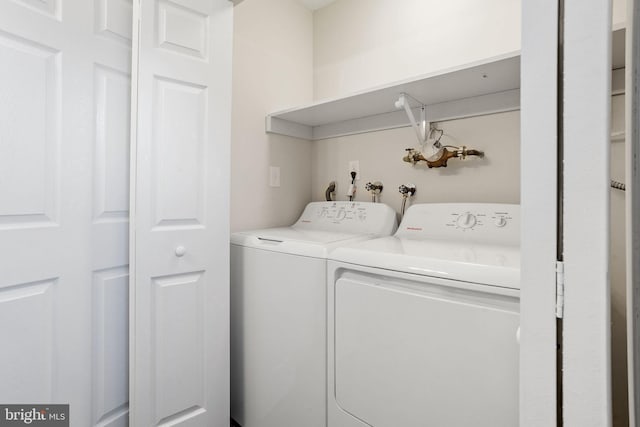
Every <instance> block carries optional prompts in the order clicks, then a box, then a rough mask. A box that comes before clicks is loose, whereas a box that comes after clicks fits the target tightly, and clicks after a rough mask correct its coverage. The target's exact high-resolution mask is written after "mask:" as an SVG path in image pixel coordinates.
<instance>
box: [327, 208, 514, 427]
mask: <svg viewBox="0 0 640 427" xmlns="http://www.w3.org/2000/svg"><path fill="white" fill-rule="evenodd" d="M414 208H415V209H414ZM474 208H475V209H479V207H478V206H465V207H464V208H463V207H461V206H459V205H446V206H445V205H438V206H427V207H425V206H420V205H416V206H414V207H412V208H411V209H410V210H409V211H408V212H407V216H405V219H404V220H403V222H402V223H401V224H400V227H399V231H398V233H396V235H395V236H392V237H386V238H380V239H375V240H369V241H367V242H363V243H358V244H355V245H352V246H349V247H342V248H339V249H337V250H336V251H334V252H332V254H331V255H330V260H329V262H328V282H327V283H328V290H327V292H328V294H327V300H328V316H327V321H328V393H327V396H328V425H329V426H330V427H334V426H335V427H338V426H339V427H363V426H374V427H396V426H446V427H458V426H459V427H468V426H474V427H513V426H517V425H518V395H519V394H518V387H519V382H518V359H519V346H518V341H517V334H518V327H519V289H518V288H519V283H518V268H517V267H518V264H519V253H518V251H517V249H516V247H514V243H517V234H518V231H519V230H518V229H519V224H518V221H517V219H518V218H517V216H518V215H517V214H518V212H517V211H518V209H517V207H514V206H501V207H500V209H499V208H498V206H487V205H483V208H485V210H486V211H487V213H486V214H482V215H478V216H477V218H476V223H475V224H474V226H473V227H467V225H468V218H467V215H468V214H469V210H472V209H474ZM412 209H413V210H414V211H413V212H411V210H412ZM481 210H482V209H481ZM492 211H493V212H494V213H495V212H499V213H500V215H504V216H505V217H506V220H505V221H506V224H505V223H504V221H502V220H500V221H496V220H495V218H491V216H492V214H490V212H492ZM458 218H462V219H460V221H462V222H463V224H461V226H457V225H456V223H457V222H458ZM478 218H481V219H482V218H484V219H482V220H481V221H479V220H478ZM440 227H441V228H440ZM445 227H446V228H445ZM476 227H477V228H476ZM505 227H507V228H505ZM438 228H440V229H439V230H438ZM407 234H409V235H407ZM474 277H478V281H474V280H472V279H473V278H474ZM492 278H494V279H495V282H496V283H495V284H492V282H493V280H492Z"/></svg>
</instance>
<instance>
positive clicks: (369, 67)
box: [312, 0, 520, 211]
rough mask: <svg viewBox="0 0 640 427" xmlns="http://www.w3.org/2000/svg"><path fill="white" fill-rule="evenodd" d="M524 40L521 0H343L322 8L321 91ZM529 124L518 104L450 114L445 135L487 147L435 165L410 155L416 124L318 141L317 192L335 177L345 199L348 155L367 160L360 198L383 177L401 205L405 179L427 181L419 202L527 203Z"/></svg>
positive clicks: (394, 76) (317, 50)
mask: <svg viewBox="0 0 640 427" xmlns="http://www.w3.org/2000/svg"><path fill="white" fill-rule="evenodd" d="M519 48H520V1H517V0H487V1H482V2H477V1H475V0H456V1H448V2H443V1H439V0H403V1H401V2H398V1H397V0H339V1H337V2H336V3H333V4H331V5H330V6H328V7H325V8H323V9H320V10H318V11H316V12H315V14H314V72H315V78H314V85H315V89H314V96H315V98H316V99H323V98H329V97H338V96H342V95H345V94H348V93H351V92H354V91H358V90H362V89H366V88H369V87H373V86H378V85H382V84H386V83H390V82H392V81H397V80H401V79H406V78H410V77H413V76H418V75H422V74H426V73H429V72H432V71H436V70H439V69H443V68H447V67H453V66H457V65H461V64H465V63H469V62H473V61H478V60H482V59H486V58H488V57H492V56H497V55H501V54H504V53H507V52H512V51H514V50H518V49H519ZM390 108H393V106H390ZM519 126H520V121H519V113H518V112H513V113H504V114H496V115H491V116H483V117H475V118H471V119H464V120H456V121H451V122H446V123H441V124H440V127H441V128H442V129H443V130H444V131H445V134H446V135H445V137H444V138H443V140H442V142H443V143H446V144H452V145H467V146H469V147H470V148H478V149H481V150H484V151H485V152H486V154H487V156H486V158H485V159H482V160H480V159H474V158H472V159H469V160H467V161H464V162H460V161H456V160H451V161H450V163H449V167H447V168H441V169H432V170H428V169H427V168H426V167H425V166H424V165H420V166H415V167H413V166H411V165H409V164H407V163H405V162H403V161H402V157H403V155H404V149H405V148H407V147H417V146H418V141H417V139H416V137H415V134H414V133H413V130H412V129H410V128H404V129H395V130H389V131H383V132H373V133H367V134H362V135H355V136H349V137H343V138H335V139H329V140H324V141H316V142H315V143H314V145H313V178H312V185H313V199H314V200H321V199H322V198H323V197H324V189H325V188H326V186H327V185H328V183H329V181H332V180H335V181H336V182H337V183H338V189H337V198H338V199H339V200H345V199H346V196H345V192H346V190H347V186H348V183H349V175H348V172H349V171H348V162H349V161H350V160H359V162H360V170H361V175H362V177H361V180H360V181H359V182H358V186H359V189H358V193H357V197H356V199H357V200H369V195H368V194H366V192H365V189H364V185H365V183H366V182H367V181H369V180H380V181H382V183H383V184H384V185H385V190H384V191H383V194H382V201H383V202H385V203H387V204H389V205H391V206H392V207H394V208H395V209H396V210H398V211H399V210H400V203H401V198H400V195H399V193H398V186H399V185H400V184H406V183H413V184H415V185H416V186H417V188H418V190H417V193H416V196H415V198H414V203H419V202H447V201H478V202H507V203H518V202H519V201H520V186H519V180H520V168H519V163H520V160H519V158H520V157H519V156H520V148H519V141H520V135H519V133H520V129H519Z"/></svg>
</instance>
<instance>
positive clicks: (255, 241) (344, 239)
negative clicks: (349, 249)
mask: <svg viewBox="0 0 640 427" xmlns="http://www.w3.org/2000/svg"><path fill="white" fill-rule="evenodd" d="M373 237H375V236H374V235H372V234H354V233H336V232H329V231H318V230H305V229H300V228H295V227H280V228H266V229H263V230H253V231H246V232H238V233H233V234H232V235H231V244H234V245H239V246H244V247H249V248H256V249H264V250H269V251H275V252H286V253H290V254H294V255H303V256H310V257H318V258H326V257H327V254H328V253H329V251H330V250H331V249H333V248H335V247H336V246H337V245H339V244H345V243H354V242H358V241H361V240H364V239H371V238H373Z"/></svg>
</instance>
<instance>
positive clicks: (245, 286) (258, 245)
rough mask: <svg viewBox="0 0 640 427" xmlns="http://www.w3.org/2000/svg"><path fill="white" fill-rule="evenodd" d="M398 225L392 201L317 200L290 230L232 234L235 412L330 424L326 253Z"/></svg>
mask: <svg viewBox="0 0 640 427" xmlns="http://www.w3.org/2000/svg"><path fill="white" fill-rule="evenodd" d="M395 229H396V220H395V212H394V211H393V210H392V209H391V208H389V207H388V206H386V205H382V204H372V203H360V202H358V203H351V202H327V203H325V202H316V203H311V204H309V205H308V206H307V208H306V209H305V211H304V213H303V214H302V216H301V217H300V219H299V220H298V222H297V223H296V224H294V225H293V226H292V227H281V228H273V229H266V230H256V231H249V232H241V233H234V234H233V235H232V238H231V416H232V418H233V419H234V420H235V421H237V422H238V423H240V425H242V426H243V427H286V426H304V427H325V426H326V424H327V419H326V412H327V401H326V367H327V361H326V354H327V348H326V340H327V333H326V324H327V319H326V306H327V298H326V283H327V282H326V280H327V276H326V273H327V260H326V256H327V254H328V253H329V251H330V250H332V249H333V248H335V247H337V246H340V245H343V244H347V243H353V242H357V241H362V240H364V239H370V238H374V237H376V236H382V235H389V234H391V233H393V232H394V231H395Z"/></svg>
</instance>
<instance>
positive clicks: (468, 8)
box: [314, 0, 520, 99]
mask: <svg viewBox="0 0 640 427" xmlns="http://www.w3.org/2000/svg"><path fill="white" fill-rule="evenodd" d="M314 34H315V40H314V67H315V69H314V71H315V82H314V84H315V90H314V96H315V98H316V99H324V98H329V97H335V96H341V95H344V94H347V93H349V92H353V91H356V90H361V89H367V88H369V87H372V86H376V85H380V84H384V83H390V82H393V81H396V80H401V79H404V78H408V77H413V76H417V75H420V74H424V73H427V72H430V71H435V70H441V69H444V68H448V67H451V66H455V65H461V64H465V63H468V62H472V61H477V60H482V59H486V58H489V57H492V56H496V55H499V54H503V53H507V52H511V51H514V50H518V49H520V1H519V0H483V1H477V0H449V1H442V0H400V1H399V0H339V1H337V2H335V3H333V4H331V5H329V6H327V7H325V8H323V9H320V10H318V11H316V12H315V14H314Z"/></svg>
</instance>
